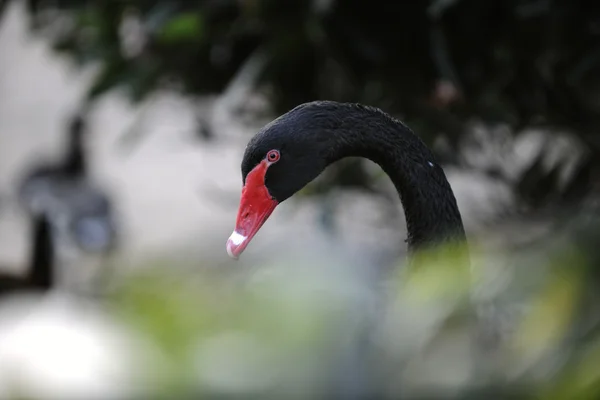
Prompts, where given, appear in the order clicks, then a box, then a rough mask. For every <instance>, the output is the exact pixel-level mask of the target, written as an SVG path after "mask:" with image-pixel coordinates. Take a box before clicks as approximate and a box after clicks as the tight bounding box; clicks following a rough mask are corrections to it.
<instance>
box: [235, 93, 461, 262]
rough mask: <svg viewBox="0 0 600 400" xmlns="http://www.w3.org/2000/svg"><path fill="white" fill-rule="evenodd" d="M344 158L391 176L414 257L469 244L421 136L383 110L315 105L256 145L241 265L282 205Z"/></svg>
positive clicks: (251, 147) (245, 173)
mask: <svg viewBox="0 0 600 400" xmlns="http://www.w3.org/2000/svg"><path fill="white" fill-rule="evenodd" d="M344 157H365V158H368V159H370V160H371V161H373V162H375V163H377V164H379V165H380V166H381V168H382V169H383V170H384V172H385V173H386V174H387V175H388V176H389V177H390V178H391V180H392V182H393V183H394V185H395V187H396V189H397V191H398V193H399V195H400V198H401V201H402V205H403V207H404V211H405V216H406V223H407V229H408V239H407V242H408V248H409V251H410V252H413V251H415V250H418V249H421V248H424V247H428V246H429V245H437V244H442V243H449V242H451V241H457V242H465V241H466V236H465V231H464V228H463V223H462V219H461V215H460V212H459V210H458V206H457V204H456V199H455V197H454V193H453V192H452V188H451V187H450V184H449V183H448V180H447V179H446V176H445V174H444V171H443V170H442V168H441V166H440V165H439V164H437V163H436V161H435V159H434V157H433V154H432V153H431V151H430V150H429V149H428V148H427V146H426V145H425V144H424V143H423V142H422V141H421V139H419V137H417V136H416V135H415V134H414V133H413V132H412V131H411V130H410V129H409V128H408V127H407V126H406V125H404V124H403V123H402V122H400V121H398V120H396V119H394V118H392V117H391V116H390V115H388V114H386V113H385V112H383V111H381V110H380V109H378V108H375V107H370V106H365V105H361V104H350V103H337V102H333V101H315V102H311V103H306V104H302V105H300V106H298V107H296V108H294V109H293V110H291V111H289V112H287V113H286V114H284V115H282V116H280V117H279V118H277V119H275V120H274V121H272V122H271V123H269V124H268V125H266V126H265V127H264V128H262V129H261V131H259V132H258V133H257V134H256V135H255V136H254V137H253V138H252V139H251V140H250V142H249V143H248V145H247V147H246V150H245V153H244V158H243V161H242V180H243V189H242V195H241V200H240V206H239V210H238V214H237V220H236V225H235V230H234V231H233V233H232V234H231V236H230V237H229V239H228V240H227V253H228V254H229V255H230V256H231V257H232V258H236V259H237V258H238V257H239V256H240V254H241V253H242V252H243V251H244V249H245V248H246V246H248V243H249V242H250V241H251V240H252V238H253V237H254V236H255V235H256V233H257V232H258V230H259V229H260V228H261V226H262V225H263V224H264V223H265V221H266V220H267V219H268V217H269V216H270V215H271V213H272V212H273V210H274V209H275V207H276V206H277V205H278V204H279V203H281V202H282V201H284V200H286V199H287V198H289V197H290V196H292V195H293V194H294V193H296V192H297V191H299V190H300V189H302V188H303V187H304V186H305V185H306V184H308V183H309V182H311V181H312V180H313V179H315V178H316V177H317V176H318V175H319V174H320V173H321V172H322V171H323V170H324V169H325V168H326V167H327V166H328V165H329V164H331V163H333V162H335V161H338V160H340V159H342V158H344Z"/></svg>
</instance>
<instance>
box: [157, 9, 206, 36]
mask: <svg viewBox="0 0 600 400" xmlns="http://www.w3.org/2000/svg"><path fill="white" fill-rule="evenodd" d="M202 28H203V21H202V17H201V16H200V14H196V13H186V14H181V15H178V16H176V17H175V18H173V19H171V20H170V21H168V22H167V23H165V25H164V26H163V27H162V29H161V30H160V31H159V33H158V40H159V41H161V42H163V43H174V42H181V41H187V40H199V39H200V37H201V36H202Z"/></svg>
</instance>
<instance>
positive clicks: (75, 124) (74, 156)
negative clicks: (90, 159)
mask: <svg viewBox="0 0 600 400" xmlns="http://www.w3.org/2000/svg"><path fill="white" fill-rule="evenodd" d="M84 129H85V126H84V121H83V117H81V116H76V117H75V118H74V119H73V121H72V122H71V126H70V129H69V134H68V140H67V152H66V155H65V161H64V165H63V168H64V171H65V172H66V173H67V174H71V175H84V174H85V173H86V172H87V163H86V158H85V148H84V143H83V139H84Z"/></svg>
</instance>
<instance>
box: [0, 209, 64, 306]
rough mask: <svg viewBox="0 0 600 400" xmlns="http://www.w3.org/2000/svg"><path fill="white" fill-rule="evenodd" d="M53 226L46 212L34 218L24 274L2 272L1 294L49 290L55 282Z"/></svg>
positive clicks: (0, 277)
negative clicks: (27, 261)
mask: <svg viewBox="0 0 600 400" xmlns="http://www.w3.org/2000/svg"><path fill="white" fill-rule="evenodd" d="M51 229H52V228H51V226H50V223H49V222H48V219H47V218H46V216H45V215H44V214H40V215H39V216H36V217H34V218H33V219H32V226H31V236H32V240H31V250H30V260H29V265H28V266H27V270H26V272H25V274H24V275H22V276H17V275H9V274H7V273H3V274H0V296H5V295H8V294H12V293H16V292H21V291H27V290H37V291H47V290H50V289H51V288H52V286H53V284H54V281H55V279H54V263H55V252H54V243H53V239H52V234H51Z"/></svg>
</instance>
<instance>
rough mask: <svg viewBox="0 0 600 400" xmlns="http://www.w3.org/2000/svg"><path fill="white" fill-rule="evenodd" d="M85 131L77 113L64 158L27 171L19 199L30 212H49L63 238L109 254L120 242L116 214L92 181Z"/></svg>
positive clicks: (90, 250) (47, 213)
mask: <svg viewBox="0 0 600 400" xmlns="http://www.w3.org/2000/svg"><path fill="white" fill-rule="evenodd" d="M85 131H86V126H85V121H84V117H83V116H82V115H81V114H77V115H76V116H75V117H74V118H73V120H72V121H71V125H70V127H69V130H68V138H67V139H68V140H67V151H66V153H65V155H64V156H63V160H62V161H61V162H59V163H57V164H44V165H40V166H37V167H35V168H33V169H32V170H31V171H30V172H29V173H28V174H26V176H25V178H24V179H23V181H22V182H21V184H20V186H19V201H20V203H21V204H22V205H23V207H24V208H25V209H26V211H27V212H28V213H29V215H37V214H39V213H45V214H46V215H48V217H49V219H50V222H51V223H52V224H53V225H54V226H55V228H56V232H57V233H58V235H59V236H60V239H61V242H66V243H67V244H68V245H73V244H74V245H75V246H76V247H78V248H79V249H81V250H83V251H85V252H89V253H96V254H98V253H99V254H107V253H109V252H110V251H111V250H112V248H113V246H114V244H115V242H116V228H115V221H114V215H113V210H112V205H111V203H110V200H109V199H108V197H107V196H106V195H105V194H104V193H103V192H102V191H101V190H99V189H98V188H97V187H95V186H94V185H93V184H92V183H90V181H89V178H88V174H87V172H88V165H87V164H88V163H87V157H86V151H85V143H84V136H85Z"/></svg>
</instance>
